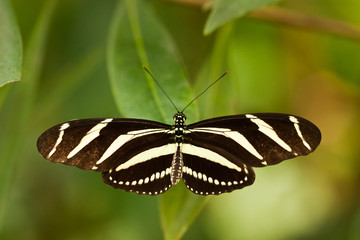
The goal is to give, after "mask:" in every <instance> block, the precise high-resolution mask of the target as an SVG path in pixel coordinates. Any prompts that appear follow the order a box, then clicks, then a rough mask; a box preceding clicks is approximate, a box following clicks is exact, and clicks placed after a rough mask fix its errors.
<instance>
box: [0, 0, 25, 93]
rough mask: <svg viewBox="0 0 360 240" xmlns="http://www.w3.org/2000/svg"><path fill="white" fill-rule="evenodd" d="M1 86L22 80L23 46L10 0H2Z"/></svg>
mask: <svg viewBox="0 0 360 240" xmlns="http://www.w3.org/2000/svg"><path fill="white" fill-rule="evenodd" d="M0 23H1V24H0V36H1V38H0V53H1V54H0V87H1V86H3V85H4V84H6V83H8V82H14V81H19V80H20V76H21V74H20V71H21V58H22V46H21V37H20V34H19V29H18V28H17V25H16V20H15V17H14V14H13V12H12V9H11V7H10V6H9V3H8V0H1V1H0Z"/></svg>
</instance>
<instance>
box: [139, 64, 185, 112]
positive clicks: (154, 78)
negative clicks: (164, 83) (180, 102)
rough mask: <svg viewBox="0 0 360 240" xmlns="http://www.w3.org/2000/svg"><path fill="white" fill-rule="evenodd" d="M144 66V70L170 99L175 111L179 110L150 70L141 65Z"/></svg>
mask: <svg viewBox="0 0 360 240" xmlns="http://www.w3.org/2000/svg"><path fill="white" fill-rule="evenodd" d="M142 67H143V68H144V70H145V71H146V72H147V73H148V74H149V75H150V77H151V78H152V79H153V80H154V81H155V82H156V84H157V85H158V86H159V88H160V89H161V91H162V92H163V93H164V94H165V96H166V97H167V98H168V99H169V100H170V102H171V104H172V105H173V106H174V108H175V109H176V111H177V112H179V110H178V108H177V107H176V106H175V104H174V102H173V101H172V100H171V98H170V97H169V96H168V95H167V94H166V92H165V91H164V89H163V88H162V87H161V86H160V84H159V82H158V81H156V79H155V78H154V76H153V75H152V74H151V72H150V71H149V70H148V69H147V68H146V67H145V66H142Z"/></svg>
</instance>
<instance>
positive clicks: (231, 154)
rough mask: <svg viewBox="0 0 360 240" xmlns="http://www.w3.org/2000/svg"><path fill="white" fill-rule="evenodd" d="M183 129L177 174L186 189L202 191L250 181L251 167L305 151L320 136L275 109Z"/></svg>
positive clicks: (226, 188)
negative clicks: (180, 173) (180, 166)
mask: <svg viewBox="0 0 360 240" xmlns="http://www.w3.org/2000/svg"><path fill="white" fill-rule="evenodd" d="M188 129H189V131H190V133H188V134H187V138H186V142H185V143H184V147H185V148H183V149H185V152H184V150H183V152H184V166H185V167H184V175H183V179H184V181H185V183H186V185H187V187H188V188H189V189H190V190H191V191H193V192H195V193H199V194H205V195H207V194H220V193H223V192H231V191H233V190H236V189H240V188H243V187H245V186H248V185H251V184H252V183H253V182H254V180H255V174H254V171H253V169H252V167H263V166H267V165H273V164H277V163H279V162H281V161H283V160H286V159H290V158H294V157H297V156H303V155H307V154H309V153H311V152H313V151H314V150H315V149H316V147H317V146H318V145H319V143H320V140H321V133H320V131H319V129H318V128H317V127H316V126H315V125H314V124H312V123H311V122H309V121H307V120H305V119H303V118H300V117H296V116H292V115H287V114H277V113H261V114H246V115H234V116H226V117H219V118H213V119H208V120H204V121H201V122H197V123H194V124H191V125H189V126H188ZM205 159H206V160H205ZM194 172H195V173H194ZM199 173H200V176H199ZM204 175H205V176H204ZM215 180H216V181H215Z"/></svg>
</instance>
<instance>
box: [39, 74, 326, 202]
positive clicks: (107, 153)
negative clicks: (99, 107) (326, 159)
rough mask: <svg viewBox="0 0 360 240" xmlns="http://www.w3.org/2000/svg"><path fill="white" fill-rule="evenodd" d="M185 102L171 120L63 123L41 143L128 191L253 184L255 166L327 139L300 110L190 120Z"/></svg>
mask: <svg viewBox="0 0 360 240" xmlns="http://www.w3.org/2000/svg"><path fill="white" fill-rule="evenodd" d="M145 70H147V69H146V68H145ZM147 71H148V70H147ZM149 74H150V75H151V73H150V72H149ZM225 74H226V73H225ZM225 74H223V75H225ZM151 76H152V75H151ZM220 78H221V77H220ZM220 78H219V79H220ZM219 79H218V80H219ZM154 80H155V79H154ZM218 80H216V81H218ZM155 81H156V80H155ZM216 81H215V82H216ZM215 82H214V83H215ZM214 83H213V84H214ZM211 85H212V84H211ZM211 85H210V86H211ZM210 86H209V87H210ZM209 87H208V88H209ZM160 88H161V87H160ZM208 88H207V89H208ZM207 89H205V91H206V90H207ZM205 91H204V92H205ZM204 92H203V93H204ZM165 94H166V93H165ZM201 94H202V93H201ZM201 94H200V95H201ZM200 95H199V96H200ZM166 96H167V95H166ZM199 96H198V97H199ZM196 98H197V97H196ZM196 98H195V99H196ZM195 99H194V100H195ZM194 100H193V101H194ZM170 101H171V100H170ZM193 101H191V102H190V104H191V103H192V102H193ZM190 104H188V105H187V106H189V105H190ZM175 108H176V107H175ZM185 109H186V107H185V108H184V109H183V110H182V111H178V110H177V113H176V114H175V115H174V116H173V120H174V124H173V125H168V124H165V123H160V122H156V121H151V120H144V119H131V118H90V119H79V120H72V121H68V122H64V123H61V124H58V125H56V126H53V127H51V128H50V129H48V130H46V131H45V132H44V133H43V134H41V136H40V137H39V138H38V141H37V148H38V151H39V152H40V154H41V155H42V156H43V157H44V158H46V159H48V160H49V161H51V162H54V163H62V164H66V165H71V166H76V167H78V168H81V169H84V170H91V171H96V172H101V173H102V179H103V181H104V183H106V184H108V185H110V186H112V187H114V188H117V189H122V190H125V191H127V192H134V193H137V194H145V195H158V194H162V193H164V192H166V191H167V190H168V189H169V188H171V187H172V186H174V185H176V184H178V183H179V181H180V180H181V179H183V181H184V183H185V185H186V187H187V188H188V189H189V190H190V191H192V192H193V193H195V194H200V195H218V194H222V193H226V192H232V191H234V190H236V189H241V188H243V187H246V186H249V185H251V184H252V183H253V182H254V180H255V173H254V170H253V167H264V166H269V165H274V164H278V163H280V162H282V161H283V160H286V159H291V158H294V157H298V156H304V155H307V154H309V153H311V152H313V151H314V150H315V149H316V148H317V146H318V145H319V144H320V141H321V133H320V130H319V129H318V128H317V127H316V126H315V125H314V124H313V123H311V122H310V121H308V120H306V119H304V118H301V117H298V116H294V115H289V114H282V113H257V114H241V115H232V116H223V117H217V118H211V119H207V120H203V121H200V122H196V123H192V124H189V125H187V124H186V115H185V114H184V113H183V112H184V110H185Z"/></svg>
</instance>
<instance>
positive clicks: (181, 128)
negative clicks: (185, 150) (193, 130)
mask: <svg viewBox="0 0 360 240" xmlns="http://www.w3.org/2000/svg"><path fill="white" fill-rule="evenodd" d="M173 119H174V125H173V126H172V130H173V133H174V140H175V142H176V144H177V145H181V143H182V142H183V140H184V132H185V130H186V128H187V127H186V125H185V121H186V115H185V114H183V113H181V112H178V113H176V114H175V115H174V117H173Z"/></svg>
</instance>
